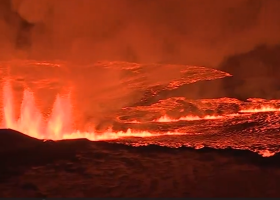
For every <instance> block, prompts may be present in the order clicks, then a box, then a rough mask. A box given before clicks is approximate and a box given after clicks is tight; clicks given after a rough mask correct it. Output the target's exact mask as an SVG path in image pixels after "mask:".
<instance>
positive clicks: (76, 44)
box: [0, 0, 280, 67]
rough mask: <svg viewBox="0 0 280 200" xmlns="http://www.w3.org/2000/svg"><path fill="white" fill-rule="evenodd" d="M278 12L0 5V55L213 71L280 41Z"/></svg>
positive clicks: (277, 4) (115, 0) (221, 5)
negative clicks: (185, 66) (191, 66)
mask: <svg viewBox="0 0 280 200" xmlns="http://www.w3.org/2000/svg"><path fill="white" fill-rule="evenodd" d="M66 2H67V3H66ZM279 10H280V1H279V0H211V1H209V0H67V1H65V0H11V1H8V0H1V2H0V31H1V37H0V42H1V47H0V52H1V57H2V58H9V57H11V56H12V57H15V56H17V57H20V56H21V57H28V58H43V59H45V58H65V59H74V60H76V61H83V62H84V61H94V60H127V61H136V62H140V63H141V62H146V63H147V62H168V63H181V64H194V65H204V66H209V67H216V66H218V65H219V63H221V61H223V59H225V57H227V56H229V55H234V54H238V53H244V52H248V51H250V50H252V49H254V48H255V47H256V46H258V45H260V44H267V45H274V44H278V43H279V41H280V23H279V21H280V12H279ZM18 49H21V51H20V52H19V50H18ZM15 51H16V52H15Z"/></svg>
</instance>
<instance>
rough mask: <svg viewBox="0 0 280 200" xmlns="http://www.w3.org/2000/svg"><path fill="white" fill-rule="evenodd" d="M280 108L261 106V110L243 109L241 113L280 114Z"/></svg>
mask: <svg viewBox="0 0 280 200" xmlns="http://www.w3.org/2000/svg"><path fill="white" fill-rule="evenodd" d="M279 111H280V108H276V107H274V106H261V107H260V108H248V109H242V110H240V111H239V112H240V113H260V112H279Z"/></svg>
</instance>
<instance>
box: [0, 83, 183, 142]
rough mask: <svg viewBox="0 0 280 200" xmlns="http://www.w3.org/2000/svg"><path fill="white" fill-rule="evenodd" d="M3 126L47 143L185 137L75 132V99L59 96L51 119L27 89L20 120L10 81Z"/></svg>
mask: <svg viewBox="0 0 280 200" xmlns="http://www.w3.org/2000/svg"><path fill="white" fill-rule="evenodd" d="M3 108H4V109H3V112H4V114H3V116H4V119H3V127H5V128H11V129H14V130H17V131H20V132H22V133H25V134H27V135H29V136H31V137H34V138H38V139H45V140H61V139H76V138H87V139H89V140H111V139H117V138H120V137H150V136H158V135H181V133H176V132H173V133H171V132H167V133H164V134H162V133H161V134H159V133H151V132H148V131H140V132H139V131H132V130H131V129H128V131H126V132H122V131H119V132H113V131H111V130H107V131H105V132H104V133H102V134H100V133H95V132H87V131H80V130H75V129H73V128H72V120H71V116H72V115H71V98H70V95H66V96H65V97H62V96H60V95H58V96H57V98H56V100H55V103H54V106H53V109H52V113H51V115H50V118H49V119H44V118H43V115H42V114H41V113H40V111H39V110H38V109H37V107H36V105H35V100H34V95H33V93H32V92H31V91H29V90H25V91H24V96H23V101H22V104H21V111H20V117H19V118H18V119H16V118H15V114H14V107H13V94H12V89H11V84H10V82H9V81H6V82H5V83H4V88H3Z"/></svg>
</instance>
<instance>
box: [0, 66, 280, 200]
mask: <svg viewBox="0 0 280 200" xmlns="http://www.w3.org/2000/svg"><path fill="white" fill-rule="evenodd" d="M19 65H20V67H19ZM69 68H71V71H70V70H69ZM1 69H2V71H3V78H2V87H3V95H2V97H3V98H2V103H1V105H2V106H1V108H2V111H3V112H2V117H1V118H2V128H3V129H1V130H0V160H1V163H2V165H1V168H0V169H1V176H0V178H1V181H0V194H1V196H5V197H11V196H14V195H15V194H16V196H21V197H23V196H24V197H67V196H69V197H74V196H75V197H143V196H147V197H164V196H166V195H168V196H172V197H182V196H188V197H209V196H213V197H217V196H231V197H232V196H234V197H240V196H244V195H245V196H248V197H249V196H250V197H256V196H257V197H260V196H271V197H274V196H277V195H278V194H279V192H278V190H277V188H278V187H279V181H278V180H279V179H278V177H279V173H278V167H279V152H280V147H279V142H280V140H279V129H280V123H279V117H280V100H278V99H265V98H260V97H252V98H247V99H244V98H238V97H235V96H233V97H225V96H224V95H223V94H225V91H222V92H219V93H217V91H218V90H219V89H221V88H223V87H220V86H221V85H220V84H221V83H222V81H223V80H224V79H229V78H232V75H231V74H229V73H227V72H223V71H220V70H216V69H211V68H206V67H198V66H184V65H158V64H151V65H142V64H137V63H127V62H97V63H95V64H93V65H92V66H84V68H83V67H80V66H79V68H77V66H75V65H71V64H69V63H62V62H61V63H51V62H38V61H13V62H7V63H3V64H2V65H1ZM19 69H20V70H21V71H19ZM38 69H40V70H38ZM159 69H160V70H159ZM91 70H92V71H91ZM42 71H44V72H45V73H44V74H42ZM112 71H113V72H114V73H112ZM166 72H170V73H166ZM171 72H172V73H171ZM38 73H39V75H37V74H38ZM161 73H162V74H161ZM93 74H97V76H96V79H90V78H89V77H91V76H92V75H93ZM104 74H105V75H104ZM155 74H161V75H162V76H163V75H165V76H163V77H162V78H157V79H155V78H154V75H155ZM166 74H167V75H166ZM87 76H89V77H87ZM98 76H102V78H100V79H99V78H98ZM35 77H36V78H35ZM101 80H102V81H103V82H104V84H102V85H101V84H100V85H98V87H94V85H95V84H96V83H99V82H100V81H101ZM109 80H110V81H109ZM107 81H108V82H107ZM103 82H102V83H103ZM88 85H93V86H92V87H88ZM205 88H207V90H208V93H207V92H206V93H203V94H201V91H206V90H205ZM196 89H197V90H196ZM210 89H211V90H210ZM200 90H201V91H200ZM81 95H83V96H81ZM50 102H51V103H50ZM112 105H114V106H112ZM85 108H88V109H87V110H85ZM263 172H266V173H263ZM268 172H269V173H270V174H273V177H274V178H273V179H271V178H269V177H268V174H267V173H268ZM259 179H261V180H263V181H266V182H268V183H269V184H264V185H263V184H260V183H259V181H258V180H259ZM50 180H56V182H55V183H54V182H53V181H50ZM69 180H71V181H69ZM249 180H250V181H249ZM213 182H215V183H217V184H216V185H213V184H211V183H213ZM237 183H238V184H237ZM57 185H59V186H60V187H57ZM226 185H227V186H226ZM221 186H222V187H224V188H232V189H231V190H230V191H229V190H226V189H221Z"/></svg>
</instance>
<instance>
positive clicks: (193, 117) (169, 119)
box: [155, 115, 223, 122]
mask: <svg viewBox="0 0 280 200" xmlns="http://www.w3.org/2000/svg"><path fill="white" fill-rule="evenodd" d="M221 118H223V116H214V115H213V116H212V115H206V116H204V117H199V116H185V117H180V118H179V119H172V118H170V117H168V116H166V115H165V116H162V117H160V118H159V119H157V120H155V122H177V121H196V120H203V119H208V120H209V119H221Z"/></svg>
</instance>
